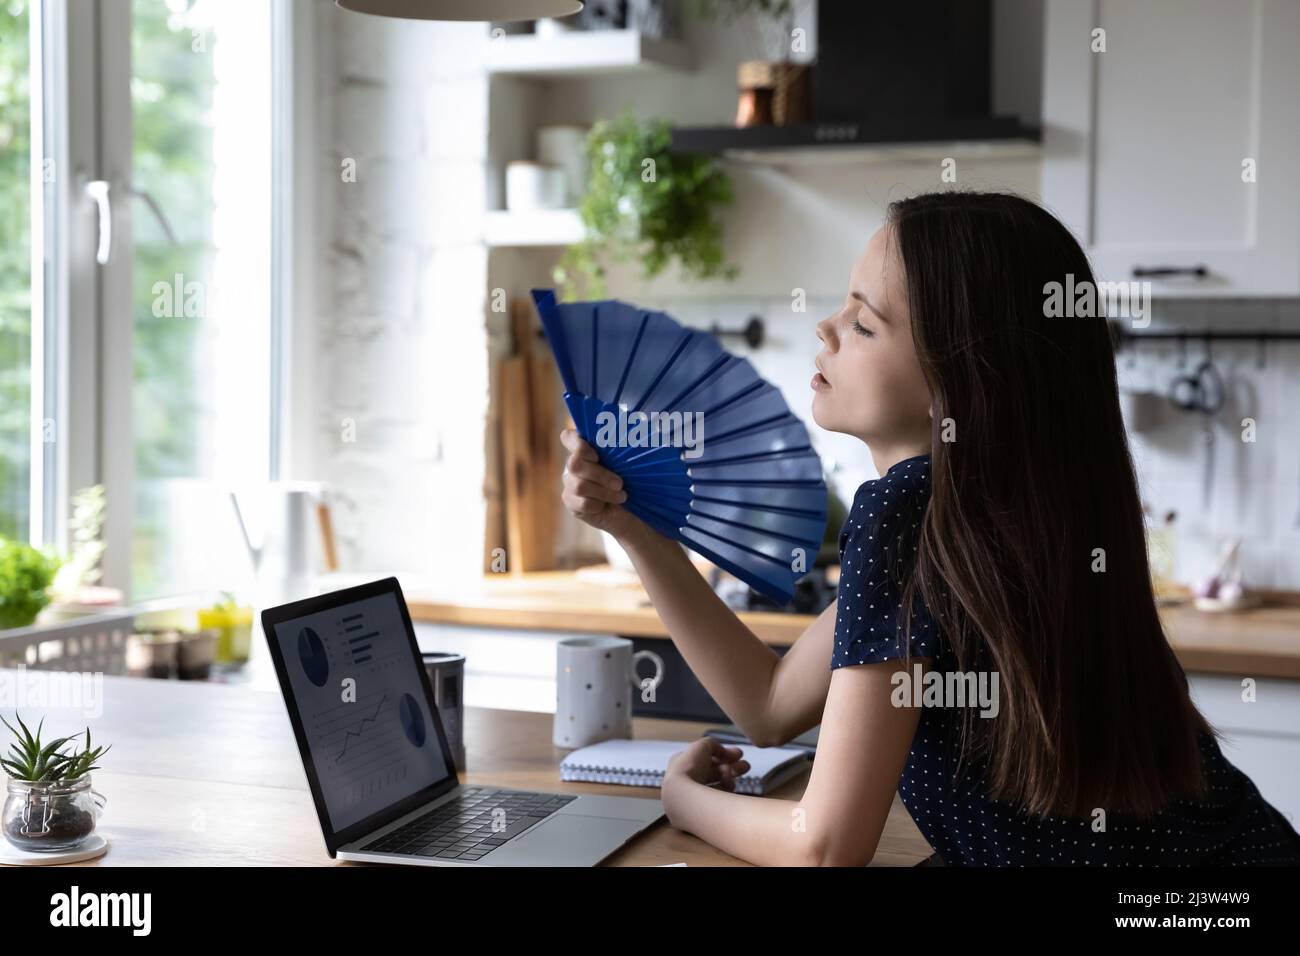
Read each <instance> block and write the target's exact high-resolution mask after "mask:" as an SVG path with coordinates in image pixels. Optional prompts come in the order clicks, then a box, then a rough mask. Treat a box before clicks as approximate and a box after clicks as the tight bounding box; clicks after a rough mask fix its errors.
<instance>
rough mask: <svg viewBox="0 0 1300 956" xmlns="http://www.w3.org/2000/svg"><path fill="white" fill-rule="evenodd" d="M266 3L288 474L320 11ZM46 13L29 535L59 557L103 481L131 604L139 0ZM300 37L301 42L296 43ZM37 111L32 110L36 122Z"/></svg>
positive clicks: (120, 578)
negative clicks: (304, 169)
mask: <svg viewBox="0 0 1300 956" xmlns="http://www.w3.org/2000/svg"><path fill="white" fill-rule="evenodd" d="M157 2H159V3H162V2H163V0H157ZM270 2H271V3H272V4H273V13H272V43H273V57H272V64H273V70H272V76H271V78H270V80H271V83H272V96H273V104H274V105H273V111H274V112H273V117H274V122H273V124H272V130H273V132H272V155H271V156H270V157H269V159H268V161H269V162H271V163H272V202H273V204H274V208H273V210H272V217H271V218H272V230H273V234H272V257H273V271H272V289H271V301H270V302H269V303H268V306H269V314H270V322H271V327H270V329H269V330H268V334H269V336H270V366H271V367H270V368H269V369H268V370H267V373H268V375H269V377H270V386H271V392H270V407H269V408H268V410H267V413H268V415H269V417H270V428H269V435H270V441H271V447H270V449H269V452H270V454H269V461H270V468H269V474H268V475H267V476H266V477H267V480H275V479H277V478H279V477H280V476H281V473H283V472H285V471H287V470H288V465H287V461H288V459H289V457H290V455H291V454H292V452H291V449H292V447H293V445H292V443H291V439H290V429H289V428H288V427H286V426H287V422H288V421H289V416H288V415H287V411H288V404H289V403H288V401H287V398H288V396H289V394H290V391H291V389H292V388H293V386H294V384H295V379H296V378H297V377H298V375H297V374H296V373H297V366H296V365H294V364H292V363H290V361H289V359H288V356H289V354H290V351H289V343H290V341H291V340H292V339H295V338H297V332H296V331H295V328H294V327H295V326H296V325H298V324H299V323H294V322H291V321H290V317H291V316H292V315H293V314H294V310H295V305H296V304H297V297H296V296H295V290H296V288H297V287H298V284H299V282H298V277H300V276H302V275H303V274H304V268H305V267H304V264H303V263H302V262H301V261H300V254H299V252H298V245H297V244H296V243H294V242H293V238H294V236H295V235H299V236H301V235H309V233H307V232H306V231H305V230H306V229H308V228H310V225H311V224H310V220H304V216H305V215H306V212H305V210H304V208H303V207H304V206H305V205H306V204H305V203H302V202H300V201H298V199H297V196H298V195H299V194H300V193H299V192H298V190H300V189H301V187H302V184H300V183H297V182H296V180H297V177H296V176H294V175H292V174H291V172H290V171H291V170H294V169H295V168H296V167H298V166H299V165H300V164H301V162H302V155H303V153H305V152H306V151H300V150H298V149H296V148H295V147H294V138H295V136H296V134H297V132H298V131H299V130H301V129H302V128H304V122H306V128H307V129H308V130H314V126H313V122H312V121H311V120H310V118H309V117H310V113H309V111H308V110H307V109H305V108H304V104H307V103H309V102H310V101H309V100H308V99H307V98H308V97H309V96H310V95H311V91H312V85H311V82H310V72H309V71H310V69H311V66H310V64H311V59H312V57H311V51H310V46H311V43H312V35H311V26H310V20H309V18H308V17H307V16H298V15H296V14H297V13H298V11H297V10H296V9H295V8H296V7H297V5H296V4H294V3H293V2H291V0H270ZM74 7H75V9H74ZM37 11H39V21H40V31H41V34H40V43H39V58H40V64H39V65H37V64H36V63H35V60H36V59H37V47H36V45H34V46H33V57H32V59H33V74H32V76H33V81H35V79H36V78H37V77H38V76H39V77H40V78H41V84H40V89H41V94H42V95H41V107H42V109H41V113H40V124H41V125H40V134H41V135H40V141H39V145H38V139H37V136H36V130H35V127H34V128H33V137H32V139H33V145H32V153H33V180H32V182H33V187H35V185H36V183H37V182H38V181H39V176H40V169H41V168H42V164H43V160H44V159H46V158H49V159H53V160H54V168H55V170H56V173H55V177H54V182H53V183H51V184H48V185H47V186H46V187H45V188H44V189H43V190H42V192H41V197H42V201H41V203H40V206H41V208H40V210H39V215H40V216H41V222H40V233H39V235H40V236H41V237H42V238H41V241H39V242H38V239H37V235H38V233H37V232H36V231H35V229H36V226H37V223H36V218H37V215H38V211H37V209H36V208H35V207H36V205H37V190H36V189H35V188H33V190H32V198H33V249H32V257H33V260H32V261H33V267H34V268H33V273H32V276H33V280H32V281H33V304H34V308H33V322H32V326H33V332H32V340H33V349H32V358H33V364H32V377H33V386H32V423H33V434H32V453H33V454H32V478H31V498H32V501H31V502H30V505H29V507H30V509H31V515H32V518H31V522H30V526H31V537H32V540H33V542H34V543H37V544H41V545H45V546H49V547H53V548H55V549H57V550H60V551H65V550H66V548H67V546H68V544H69V539H68V511H69V506H70V495H71V493H72V492H73V491H74V490H76V489H79V488H84V487H86V486H88V485H93V484H97V483H98V484H102V485H104V487H105V491H106V504H107V510H106V514H105V521H104V535H105V545H106V550H105V553H104V557H103V561H102V569H103V583H104V584H105V585H108V586H111V587H115V588H119V589H121V590H122V591H123V593H124V594H126V595H127V596H128V598H129V596H130V595H131V593H132V550H133V548H132V546H133V540H134V531H135V529H134V524H135V484H136V468H135V454H136V449H135V440H134V436H135V432H134V427H133V422H134V411H133V409H134V384H135V383H134V345H135V342H134V338H135V336H134V316H133V311H132V269H133V266H134V257H133V255H132V248H133V245H132V228H131V224H132V214H133V212H134V211H135V208H139V207H138V205H136V204H133V201H132V196H131V188H132V186H133V181H132V175H133V170H132V165H133V155H132V150H133V138H132V103H131V86H130V84H131V39H132V37H131V0H96V2H95V3H93V4H84V5H83V4H81V3H78V2H77V0H33V22H35V20H36V12H37ZM302 43H306V44H307V49H305V50H300V48H299V45H300V44H302ZM38 71H39V72H38ZM35 88H36V87H35V83H34V84H33V89H35ZM313 109H314V108H313ZM36 113H37V110H36V107H35V104H33V117H35V116H36ZM304 117H306V118H307V119H306V120H304ZM38 152H39V153H40V154H41V155H40V156H39V157H38V156H37V153H38ZM94 180H103V181H106V182H108V183H109V203H110V206H111V215H112V245H111V249H110V255H109V259H108V262H107V263H105V264H103V265H99V264H98V263H97V262H96V259H95V253H96V247H97V245H98V239H99V221H98V215H97V209H96V206H95V203H94V202H92V201H91V200H90V198H89V197H88V195H87V193H86V186H87V184H88V183H90V182H91V181H94ZM133 206H134V207H135V208H133ZM38 267H39V271H37V268H38ZM38 276H39V277H40V281H39V282H38ZM38 285H39V286H40V289H39V290H38V289H37V288H36V287H37V286H38ZM38 297H39V302H40V304H41V306H42V308H41V310H40V313H39V315H38V313H37V309H36V308H35V304H36V303H37V301H38ZM38 378H39V391H38V383H37V379H38ZM47 420H49V421H52V422H53V427H54V434H55V436H56V439H55V441H53V442H46V441H44V440H43V431H44V424H45V422H46V421H47ZM38 453H39V454H38ZM293 457H295V458H296V457H298V456H296V455H293Z"/></svg>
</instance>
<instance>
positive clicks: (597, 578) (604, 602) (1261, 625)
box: [406, 565, 1300, 680]
mask: <svg viewBox="0 0 1300 956" xmlns="http://www.w3.org/2000/svg"><path fill="white" fill-rule="evenodd" d="M406 598H407V604H408V605H409V606H410V609H411V617H412V619H413V620H415V621H417V622H423V623H432V624H459V625H470V626H479V627H495V628H518V629H534V630H553V631H569V632H574V631H577V632H592V633H600V634H619V635H622V636H624V637H653V638H664V639H667V638H668V632H667V630H666V629H665V628H664V626H663V622H661V621H660V620H659V616H658V614H657V613H656V612H655V610H654V608H653V607H652V606H651V605H650V602H649V599H648V598H647V596H646V593H645V589H644V588H642V587H641V584H640V581H639V580H638V579H637V577H636V575H635V574H634V573H632V572H627V571H621V570H619V569H615V568H611V567H609V566H607V565H596V566H592V567H587V568H580V569H578V570H577V571H540V572H531V573H528V574H518V575H510V574H495V575H485V576H484V577H483V578H482V580H481V581H480V582H478V583H477V584H475V585H473V586H470V587H458V588H457V590H456V591H455V593H440V592H437V591H434V590H431V589H430V588H428V587H427V586H416V587H411V588H407V589H406ZM1266 599H1267V601H1268V603H1266V604H1265V605H1264V606H1262V607H1259V608H1255V609H1253V610H1249V611H1243V612H1239V613H1234V614H1206V613H1202V612H1200V611H1197V610H1195V609H1194V608H1193V607H1192V606H1191V605H1190V604H1181V605H1173V606H1167V607H1162V608H1161V609H1160V617H1161V620H1162V622H1163V623H1164V627H1165V633H1166V634H1167V635H1168V637H1169V643H1170V644H1171V645H1172V646H1173V648H1174V652H1175V653H1176V654H1177V655H1178V659H1179V660H1180V661H1181V662H1182V664H1183V667H1184V669H1186V670H1188V671H1196V672H1203V673H1217V674H1234V675H1244V676H1252V677H1281V678H1289V679H1292V680H1300V595H1296V594H1294V593H1291V592H1272V593H1270V594H1268V595H1266ZM739 617H740V619H741V620H742V621H744V622H745V624H746V625H748V626H749V628H750V629H751V630H752V631H753V632H754V633H755V634H757V635H758V637H759V639H760V640H762V641H764V642H765V643H768V644H776V645H790V644H793V643H794V642H795V641H796V640H798V639H799V637H800V635H802V634H803V632H804V631H805V630H806V629H807V627H808V625H810V624H811V623H812V622H813V620H814V617H813V616H812V615H808V614H786V613H782V612H779V611H772V612H768V611H742V612H740V613H739Z"/></svg>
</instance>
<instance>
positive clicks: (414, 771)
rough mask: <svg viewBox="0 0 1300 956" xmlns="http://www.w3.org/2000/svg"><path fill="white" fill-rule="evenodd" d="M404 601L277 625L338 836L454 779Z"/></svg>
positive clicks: (377, 600)
mask: <svg viewBox="0 0 1300 956" xmlns="http://www.w3.org/2000/svg"><path fill="white" fill-rule="evenodd" d="M397 602H398V598H397V595H396V594H393V593H384V594H378V595H375V596H373V597H365V598H360V599H358V600H356V601H353V602H351V603H348V604H341V605H338V606H335V607H332V608H329V609H328V610H324V611H318V612H316V613H311V614H307V615H305V616H303V617H298V618H294V619H292V620H288V621H283V622H281V623H279V624H276V625H275V626H274V630H275V640H276V641H277V642H278V645H279V649H280V653H281V657H282V659H283V661H284V670H285V672H287V675H288V679H289V684H290V686H291V688H292V691H293V694H292V700H290V701H288V702H287V703H288V705H289V706H290V707H293V708H296V709H297V712H298V716H299V719H300V720H301V723H302V730H303V734H304V735H305V737H306V739H307V745H308V748H309V750H310V752H311V757H310V759H311V762H312V764H313V766H314V767H315V770H316V778H317V780H319V782H320V790H321V795H322V798H323V800H324V803H325V809H326V811H327V812H328V814H329V818H330V823H331V825H332V826H333V828H334V830H335V832H338V831H340V830H343V829H345V828H347V827H349V826H351V825H352V824H354V823H358V822H360V821H361V820H364V819H365V818H366V817H369V816H371V815H372V814H375V813H379V812H380V811H382V810H385V809H387V808H388V807H390V806H392V805H393V804H395V803H397V802H398V801H400V800H402V799H404V798H406V797H409V796H411V795H412V794H414V793H416V792H418V791H420V790H424V789H426V788H428V787H430V786H432V785H434V784H436V783H438V782H440V781H442V780H444V779H446V778H447V776H448V775H449V774H450V772H451V771H450V770H449V768H448V766H447V762H446V760H445V759H444V757H443V749H442V743H441V741H440V740H439V739H438V731H437V727H436V725H435V723H434V720H433V718H432V715H430V713H429V712H428V708H427V705H426V699H425V692H424V687H423V685H422V684H421V682H420V672H419V668H420V666H421V665H420V664H419V663H418V662H417V661H416V660H415V658H414V656H413V654H412V651H411V643H410V638H409V637H408V636H407V632H406V625H405V622H404V619H403V615H402V611H401V608H400V607H399V605H398V603H397Z"/></svg>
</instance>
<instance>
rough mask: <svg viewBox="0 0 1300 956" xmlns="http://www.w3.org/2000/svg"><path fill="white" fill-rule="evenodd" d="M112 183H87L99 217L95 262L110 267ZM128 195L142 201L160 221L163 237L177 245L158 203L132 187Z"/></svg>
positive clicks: (170, 226) (88, 192)
mask: <svg viewBox="0 0 1300 956" xmlns="http://www.w3.org/2000/svg"><path fill="white" fill-rule="evenodd" d="M110 188H111V186H110V183H109V182H108V180H106V179H92V180H90V182H88V183H86V195H87V196H89V197H90V198H91V199H93V200H94V201H95V208H96V210H97V211H98V215H99V245H98V246H97V247H96V248H95V261H96V262H98V263H99V264H100V265H101V266H106V265H108V260H109V257H110V256H111V255H112V251H113V202H112V199H111V198H110V197H109V189H110ZM127 193H128V194H129V195H131V196H134V197H135V198H136V199H139V200H142V201H143V202H144V204H145V205H146V206H148V207H149V211H150V212H151V213H153V215H154V218H155V219H157V220H158V225H159V226H160V227H161V228H162V231H163V235H165V236H166V237H167V241H168V242H169V243H171V244H172V245H173V246H174V245H177V242H176V233H175V232H174V231H172V225H171V223H170V222H168V221H167V217H166V216H165V215H163V211H162V207H161V206H159V205H158V201H157V200H156V199H154V198H153V196H151V195H149V194H148V193H147V192H145V191H144V190H143V189H136V188H135V187H132V188H130V189H128V190H127Z"/></svg>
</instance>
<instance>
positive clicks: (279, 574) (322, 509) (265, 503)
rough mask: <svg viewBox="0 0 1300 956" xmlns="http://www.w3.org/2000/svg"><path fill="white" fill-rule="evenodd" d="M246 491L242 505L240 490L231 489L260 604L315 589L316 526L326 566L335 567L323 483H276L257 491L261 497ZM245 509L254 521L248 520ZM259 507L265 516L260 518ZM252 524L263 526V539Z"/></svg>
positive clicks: (292, 598)
mask: <svg viewBox="0 0 1300 956" xmlns="http://www.w3.org/2000/svg"><path fill="white" fill-rule="evenodd" d="M242 494H244V495H245V501H244V503H243V505H242V506H241V504H240V497H241V493H239V492H234V491H232V492H231V493H230V502H231V504H232V505H233V507H234V509H235V517H236V519H237V520H238V521H239V530H240V533H241V534H242V535H243V537H244V544H245V546H246V547H247V548H248V556H249V559H250V560H251V561H252V562H253V570H254V573H255V574H256V576H257V589H258V592H259V604H261V606H263V607H268V606H272V605H274V604H283V603H285V602H288V601H296V600H298V599H299V598H304V597H310V596H311V595H314V594H316V593H317V587H316V560H315V555H316V552H315V551H314V549H313V546H312V538H313V525H315V526H316V527H317V528H318V529H319V534H320V535H321V544H322V550H323V556H324V565H325V569H326V570H329V571H333V570H335V567H336V562H335V559H334V542H333V535H332V532H331V528H330V519H329V509H328V506H327V505H326V504H325V501H324V486H323V485H321V484H320V483H319V482H272V483H271V484H270V485H268V486H266V487H265V490H264V491H263V492H261V493H258V494H257V495H255V496H252V497H253V498H255V499H256V500H249V497H248V494H247V493H242ZM259 506H260V507H259ZM246 511H247V512H248V517H253V518H254V520H253V521H249V520H247V519H246V514H245V512H246ZM259 512H260V517H261V520H260V521H257V520H256V519H255V516H257V515H258V513H259ZM250 524H251V525H252V526H253V527H254V528H257V527H259V526H260V527H261V529H262V533H261V535H260V537H259V538H255V536H254V534H253V533H252V532H250V530H249V529H250ZM255 541H256V542H257V543H255Z"/></svg>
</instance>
